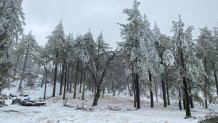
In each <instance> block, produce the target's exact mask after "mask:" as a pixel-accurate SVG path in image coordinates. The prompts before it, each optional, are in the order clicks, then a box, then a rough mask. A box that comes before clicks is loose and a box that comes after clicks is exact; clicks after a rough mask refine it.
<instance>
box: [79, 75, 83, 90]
mask: <svg viewBox="0 0 218 123" xmlns="http://www.w3.org/2000/svg"><path fill="white" fill-rule="evenodd" d="M82 78H83V71H81V75H80V82H79V83H80V84H79V93H81V92H82V84H83V80H82Z"/></svg>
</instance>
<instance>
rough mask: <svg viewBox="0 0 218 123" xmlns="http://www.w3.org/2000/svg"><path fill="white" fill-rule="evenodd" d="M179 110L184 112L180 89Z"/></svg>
mask: <svg viewBox="0 0 218 123" xmlns="http://www.w3.org/2000/svg"><path fill="white" fill-rule="evenodd" d="M179 110H182V101H181V91H180V89H179Z"/></svg>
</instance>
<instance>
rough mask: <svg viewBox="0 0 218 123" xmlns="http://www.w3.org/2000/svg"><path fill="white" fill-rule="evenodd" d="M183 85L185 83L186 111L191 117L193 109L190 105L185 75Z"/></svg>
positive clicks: (187, 115)
mask: <svg viewBox="0 0 218 123" xmlns="http://www.w3.org/2000/svg"><path fill="white" fill-rule="evenodd" d="M183 85H184V96H185V98H184V99H185V111H186V117H191V110H190V106H189V95H188V87H187V82H186V78H185V76H183Z"/></svg>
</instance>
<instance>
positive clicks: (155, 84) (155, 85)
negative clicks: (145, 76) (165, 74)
mask: <svg viewBox="0 0 218 123" xmlns="http://www.w3.org/2000/svg"><path fill="white" fill-rule="evenodd" d="M154 88H155V96H156V102H157V103H158V97H157V93H158V91H157V83H156V81H155V78H154Z"/></svg>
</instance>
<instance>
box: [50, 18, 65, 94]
mask: <svg viewBox="0 0 218 123" xmlns="http://www.w3.org/2000/svg"><path fill="white" fill-rule="evenodd" d="M64 41H65V34H64V28H63V25H62V22H60V23H59V24H58V25H57V26H56V27H55V29H54V30H53V31H52V33H51V35H50V36H48V43H47V44H46V48H48V49H49V53H50V54H51V55H52V61H53V64H54V65H55V68H54V86H53V94H52V97H55V92H56V83H57V67H58V64H59V63H60V61H61V60H63V53H62V52H61V51H62V50H63V49H62V47H61V46H63V42H64Z"/></svg>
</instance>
